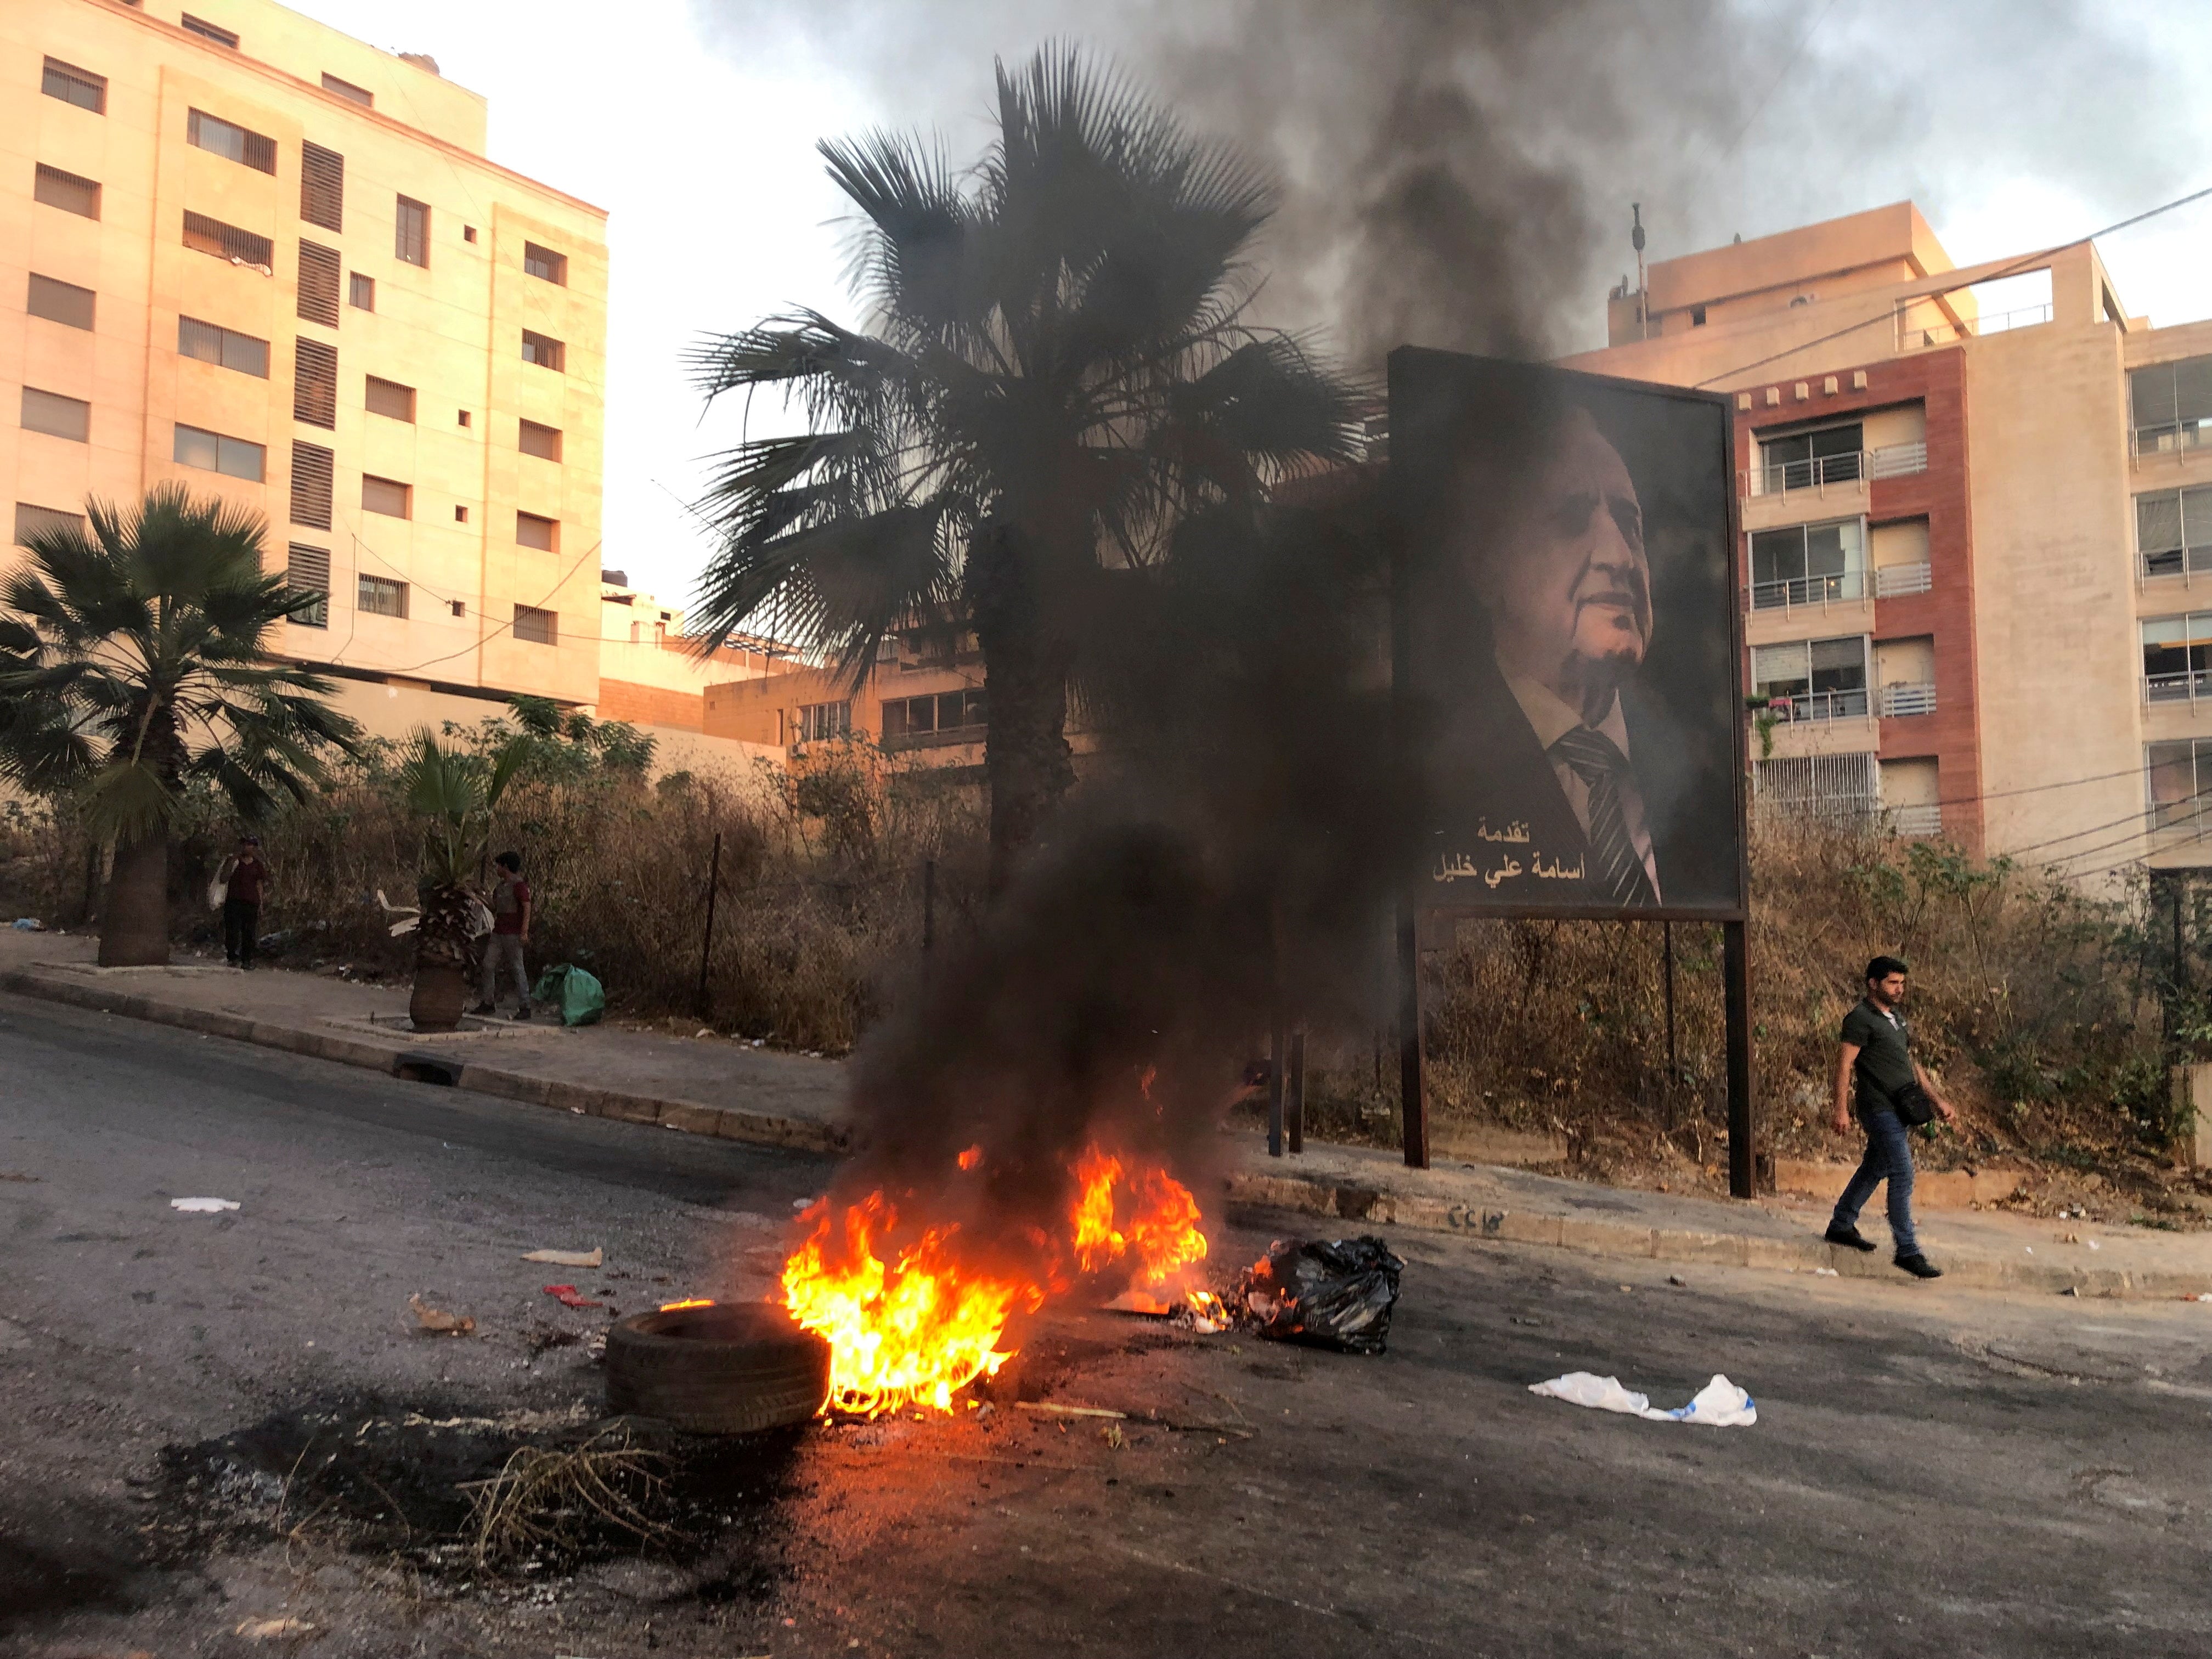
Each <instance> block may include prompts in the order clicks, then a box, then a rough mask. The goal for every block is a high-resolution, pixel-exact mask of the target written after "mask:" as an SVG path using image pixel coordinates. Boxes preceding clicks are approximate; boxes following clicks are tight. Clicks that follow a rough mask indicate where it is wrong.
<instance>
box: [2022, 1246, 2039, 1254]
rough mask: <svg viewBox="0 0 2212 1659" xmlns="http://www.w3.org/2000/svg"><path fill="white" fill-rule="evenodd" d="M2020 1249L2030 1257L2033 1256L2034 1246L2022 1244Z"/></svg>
mask: <svg viewBox="0 0 2212 1659" xmlns="http://www.w3.org/2000/svg"><path fill="white" fill-rule="evenodd" d="M2020 1248H2021V1249H2023V1250H2026V1251H2027V1253H2028V1254H2029V1255H2034V1254H2035V1246H2034V1245H2033V1244H2023V1245H2021V1247H2020Z"/></svg>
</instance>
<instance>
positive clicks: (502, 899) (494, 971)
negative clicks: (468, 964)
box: [469, 853, 530, 1019]
mask: <svg viewBox="0 0 2212 1659" xmlns="http://www.w3.org/2000/svg"><path fill="white" fill-rule="evenodd" d="M492 862H493V863H494V864H495V865H497V866H499V880H498V881H497V882H496V883H495V884H494V885H493V887H492V890H491V932H490V933H489V934H487V935H486V936H485V938H484V950H483V973H482V975H481V979H480V982H479V984H478V987H477V988H478V991H479V993H480V994H481V997H482V1000H481V1001H479V1002H478V1003H477V1006H475V1007H473V1008H471V1010H469V1012H471V1013H472V1014H489V1013H495V1012H498V1003H499V976H500V975H501V973H502V972H504V971H505V970H506V969H507V966H508V965H509V964H510V963H512V964H513V969H514V989H515V994H516V995H517V996H519V997H520V998H521V1000H522V1006H520V1007H519V1008H517V1009H516V1010H515V1011H514V1017H515V1018H517V1019H528V1018H530V975H529V974H528V973H527V972H526V971H525V970H524V968H523V963H522V947H523V946H524V945H526V944H528V943H529V942H530V884H529V883H528V882H526V881H525V880H523V878H522V854H520V853H501V854H500V855H499V856H498V857H497V858H496V859H494V860H492Z"/></svg>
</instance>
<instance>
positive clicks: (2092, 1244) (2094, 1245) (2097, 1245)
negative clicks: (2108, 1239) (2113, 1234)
mask: <svg viewBox="0 0 2212 1659" xmlns="http://www.w3.org/2000/svg"><path fill="white" fill-rule="evenodd" d="M2089 1248H2090V1249H2093V1250H2101V1249H2104V1248H2105V1247H2104V1246H2103V1245H2101V1244H2100V1243H2097V1241H2096V1240H2095V1239H2091V1240H2090V1241H2089Z"/></svg>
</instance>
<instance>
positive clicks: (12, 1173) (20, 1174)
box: [0, 1170, 46, 1181]
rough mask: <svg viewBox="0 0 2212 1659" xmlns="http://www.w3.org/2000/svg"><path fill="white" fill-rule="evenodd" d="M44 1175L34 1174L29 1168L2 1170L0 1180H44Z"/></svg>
mask: <svg viewBox="0 0 2212 1659" xmlns="http://www.w3.org/2000/svg"><path fill="white" fill-rule="evenodd" d="M45 1179H46V1177H45V1176H34V1175H33V1174H32V1173H31V1172H30V1171H29V1170H0V1181H43V1180H45Z"/></svg>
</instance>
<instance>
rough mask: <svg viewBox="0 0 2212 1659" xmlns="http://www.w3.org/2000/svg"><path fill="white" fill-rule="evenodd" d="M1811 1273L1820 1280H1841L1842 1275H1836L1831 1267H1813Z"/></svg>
mask: <svg viewBox="0 0 2212 1659" xmlns="http://www.w3.org/2000/svg"><path fill="white" fill-rule="evenodd" d="M1813 1272H1814V1275H1815V1276H1816V1277H1818V1278H1821V1279H1841V1278H1842V1277H1843V1275H1842V1274H1841V1273H1838V1272H1837V1271H1836V1270H1835V1269H1834V1268H1833V1267H1815V1268H1814V1269H1813Z"/></svg>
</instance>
